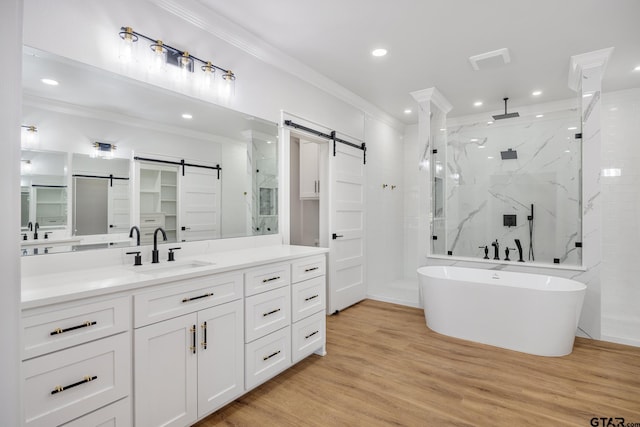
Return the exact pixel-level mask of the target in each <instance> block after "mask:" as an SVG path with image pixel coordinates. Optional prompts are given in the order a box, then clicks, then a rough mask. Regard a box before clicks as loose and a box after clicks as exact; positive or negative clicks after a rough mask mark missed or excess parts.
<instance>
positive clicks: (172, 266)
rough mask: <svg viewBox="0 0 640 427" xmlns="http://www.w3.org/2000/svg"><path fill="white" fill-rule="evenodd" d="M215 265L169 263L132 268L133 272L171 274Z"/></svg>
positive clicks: (197, 262)
mask: <svg viewBox="0 0 640 427" xmlns="http://www.w3.org/2000/svg"><path fill="white" fill-rule="evenodd" d="M212 265H215V263H213V262H207V261H185V262H181V261H168V262H162V263H158V264H147V265H140V266H133V267H131V268H132V269H133V271H135V272H138V273H145V274H155V273H170V272H174V271H183V270H192V269H195V268H200V267H209V266H212Z"/></svg>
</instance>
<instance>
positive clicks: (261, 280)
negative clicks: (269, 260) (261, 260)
mask: <svg viewBox="0 0 640 427" xmlns="http://www.w3.org/2000/svg"><path fill="white" fill-rule="evenodd" d="M289 270H290V267H289V264H273V265H267V266H264V267H257V268H252V269H250V270H247V271H246V272H245V273H244V293H245V296H250V295H255V294H259V293H260V292H265V291H269V290H271V289H276V288H281V287H282V286H287V285H288V284H290V283H291V272H290V271H289Z"/></svg>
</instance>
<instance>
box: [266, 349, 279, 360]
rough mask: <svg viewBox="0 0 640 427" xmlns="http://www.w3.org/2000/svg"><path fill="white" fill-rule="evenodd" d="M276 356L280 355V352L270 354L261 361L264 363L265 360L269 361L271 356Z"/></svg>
mask: <svg viewBox="0 0 640 427" xmlns="http://www.w3.org/2000/svg"><path fill="white" fill-rule="evenodd" d="M278 354H280V350H278V351H276V352H275V353H271V354H270V355H268V356H265V357H263V358H262V361H263V362H264V361H266V360H269V359H271V358H272V357H273V356H277V355H278Z"/></svg>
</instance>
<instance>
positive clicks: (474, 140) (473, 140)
mask: <svg viewBox="0 0 640 427" xmlns="http://www.w3.org/2000/svg"><path fill="white" fill-rule="evenodd" d="M470 141H471V142H478V141H479V139H478V138H471V139H470Z"/></svg>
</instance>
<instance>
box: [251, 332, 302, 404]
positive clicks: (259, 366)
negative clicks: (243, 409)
mask: <svg viewBox="0 0 640 427" xmlns="http://www.w3.org/2000/svg"><path fill="white" fill-rule="evenodd" d="M245 358H246V360H245V365H244V366H245V376H244V378H245V387H246V389H247V391H249V389H252V388H253V387H255V386H257V385H259V384H262V383H263V382H265V381H266V380H268V379H269V378H271V377H273V376H274V375H276V374H278V373H279V372H281V371H283V370H285V369H286V368H288V367H289V366H291V362H290V360H291V327H290V326H287V327H286V328H282V329H280V330H279V331H276V332H274V333H272V334H269V335H267V336H266V337H262V338H260V339H259V340H255V341H254V342H252V343H250V344H246V346H245Z"/></svg>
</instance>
